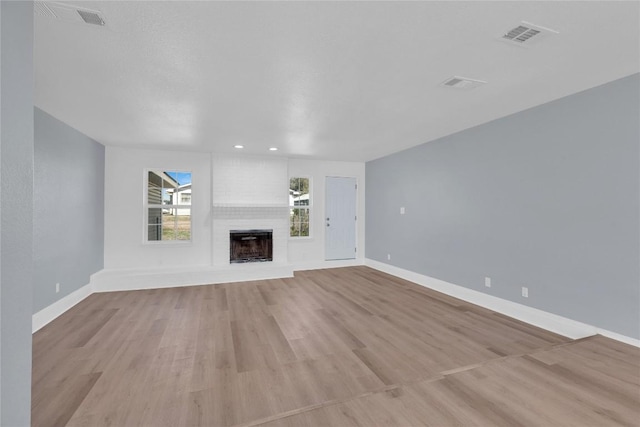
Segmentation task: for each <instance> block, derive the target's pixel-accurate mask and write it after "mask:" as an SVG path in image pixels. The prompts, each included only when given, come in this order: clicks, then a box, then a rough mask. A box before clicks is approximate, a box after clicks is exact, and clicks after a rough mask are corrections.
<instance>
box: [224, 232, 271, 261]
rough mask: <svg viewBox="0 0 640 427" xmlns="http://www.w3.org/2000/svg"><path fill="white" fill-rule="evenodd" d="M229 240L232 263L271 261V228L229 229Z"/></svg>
mask: <svg viewBox="0 0 640 427" xmlns="http://www.w3.org/2000/svg"><path fill="white" fill-rule="evenodd" d="M229 241H230V245H229V252H230V256H229V261H230V262H232V263H241V262H266V261H273V230H231V231H229Z"/></svg>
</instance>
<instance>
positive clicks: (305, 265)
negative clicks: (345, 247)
mask: <svg viewBox="0 0 640 427" xmlns="http://www.w3.org/2000/svg"><path fill="white" fill-rule="evenodd" d="M358 265H364V259H362V258H355V259H337V260H331V261H309V262H297V263H294V264H293V269H294V270H295V271H304V270H321V269H324V268H339V267H355V266H358Z"/></svg>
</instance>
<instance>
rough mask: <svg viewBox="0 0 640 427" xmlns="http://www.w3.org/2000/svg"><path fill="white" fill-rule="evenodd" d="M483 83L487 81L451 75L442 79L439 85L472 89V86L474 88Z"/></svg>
mask: <svg viewBox="0 0 640 427" xmlns="http://www.w3.org/2000/svg"><path fill="white" fill-rule="evenodd" d="M485 83H487V82H485V81H482V80H475V79H468V78H466V77H460V76H453V77H451V78H449V79H447V80H445V81H443V82H442V83H440V86H445V87H453V88H456V89H466V90H470V89H474V88H476V87H478V86H482V85H483V84H485Z"/></svg>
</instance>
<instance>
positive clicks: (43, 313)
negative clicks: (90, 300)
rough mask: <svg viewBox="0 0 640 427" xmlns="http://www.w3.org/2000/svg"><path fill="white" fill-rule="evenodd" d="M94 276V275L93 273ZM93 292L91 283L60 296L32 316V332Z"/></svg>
mask: <svg viewBox="0 0 640 427" xmlns="http://www.w3.org/2000/svg"><path fill="white" fill-rule="evenodd" d="M92 277H93V275H92ZM92 293H93V288H92V285H91V283H89V284H87V285H84V286H83V287H81V288H80V289H77V290H75V291H73V292H71V293H70V294H69V295H66V296H64V297H62V298H60V299H59V300H58V301H56V302H54V303H53V304H51V305H49V306H47V307H45V308H43V309H42V310H40V311H38V312H37V313H36V314H34V315H33V316H32V317H31V333H35V332H37V331H38V330H40V329H42V328H43V327H44V326H46V325H47V324H49V323H50V322H51V321H53V320H54V319H56V318H58V317H59V316H60V315H62V314H63V313H64V312H66V311H67V310H69V309H71V308H72V307H73V306H75V305H76V304H78V303H79V302H80V301H82V300H84V299H85V298H86V297H88V296H89V295H91V294H92Z"/></svg>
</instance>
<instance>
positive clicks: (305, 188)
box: [289, 177, 311, 237]
mask: <svg viewBox="0 0 640 427" xmlns="http://www.w3.org/2000/svg"><path fill="white" fill-rule="evenodd" d="M309 184H310V182H309V178H303V177H294V178H290V179H289V208H290V211H289V221H290V222H289V235H290V236H291V237H309V236H310V235H311V233H310V230H309V224H310V217H311V192H310V191H309V189H310V185H309Z"/></svg>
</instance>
